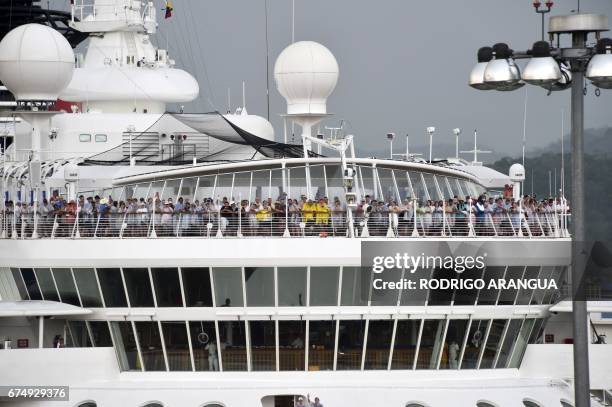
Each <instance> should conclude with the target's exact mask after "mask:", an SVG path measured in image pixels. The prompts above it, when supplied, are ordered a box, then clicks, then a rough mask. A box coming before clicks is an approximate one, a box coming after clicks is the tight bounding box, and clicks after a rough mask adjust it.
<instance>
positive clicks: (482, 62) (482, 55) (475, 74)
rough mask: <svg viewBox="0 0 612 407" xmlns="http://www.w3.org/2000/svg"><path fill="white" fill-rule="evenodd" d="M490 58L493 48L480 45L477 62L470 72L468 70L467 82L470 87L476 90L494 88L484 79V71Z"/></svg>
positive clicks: (491, 57)
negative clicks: (468, 77)
mask: <svg viewBox="0 0 612 407" xmlns="http://www.w3.org/2000/svg"><path fill="white" fill-rule="evenodd" d="M491 59H493V48H491V47H482V48H480V49H479V50H478V63H477V64H476V65H475V66H474V68H473V69H472V72H470V80H469V84H470V86H471V87H472V88H474V89H478V90H491V89H495V87H494V86H493V85H490V84H488V83H485V81H484V72H485V69H487V64H488V63H489V61H491Z"/></svg>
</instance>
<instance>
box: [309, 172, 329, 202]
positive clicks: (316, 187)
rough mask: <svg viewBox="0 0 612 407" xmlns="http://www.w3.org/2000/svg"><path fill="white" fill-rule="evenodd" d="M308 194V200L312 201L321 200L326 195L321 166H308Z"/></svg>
mask: <svg viewBox="0 0 612 407" xmlns="http://www.w3.org/2000/svg"><path fill="white" fill-rule="evenodd" d="M310 194H311V196H310V197H309V198H313V199H318V198H323V197H324V196H326V195H327V190H326V188H325V176H324V174H323V166H322V165H312V166H310Z"/></svg>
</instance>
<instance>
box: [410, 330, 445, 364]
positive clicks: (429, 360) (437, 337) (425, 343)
mask: <svg viewBox="0 0 612 407" xmlns="http://www.w3.org/2000/svg"><path fill="white" fill-rule="evenodd" d="M445 325H446V320H443V319H433V320H427V321H425V322H424V323H423V332H422V334H421V343H420V345H419V354H418V355H417V365H416V368H417V369H436V368H437V366H438V357H439V356H440V352H441V351H442V340H443V336H444V326H445Z"/></svg>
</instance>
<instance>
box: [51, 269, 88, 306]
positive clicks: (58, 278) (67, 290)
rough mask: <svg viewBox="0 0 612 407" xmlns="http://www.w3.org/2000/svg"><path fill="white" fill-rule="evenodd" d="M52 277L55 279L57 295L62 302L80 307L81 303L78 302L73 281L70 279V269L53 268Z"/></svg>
mask: <svg viewBox="0 0 612 407" xmlns="http://www.w3.org/2000/svg"><path fill="white" fill-rule="evenodd" d="M53 276H54V277H55V282H56V283H57V289H58V290H59V295H60V297H61V298H62V302H65V303H66V304H72V305H75V306H77V307H80V306H81V303H80V302H79V296H78V295H77V290H76V287H75V285H74V280H73V279H72V272H71V271H70V269H65V268H59V269H55V268H54V269H53Z"/></svg>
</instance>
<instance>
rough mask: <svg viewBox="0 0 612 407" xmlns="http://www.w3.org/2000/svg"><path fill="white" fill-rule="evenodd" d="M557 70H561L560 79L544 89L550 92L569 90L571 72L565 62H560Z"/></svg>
mask: <svg viewBox="0 0 612 407" xmlns="http://www.w3.org/2000/svg"><path fill="white" fill-rule="evenodd" d="M559 69H560V70H561V79H559V80H558V81H557V82H555V83H553V84H551V85H549V86H547V87H545V88H546V89H548V90H550V91H553V92H554V91H560V90H566V89H569V88H570V87H571V86H572V70H571V68H570V66H569V64H568V63H567V62H560V63H559Z"/></svg>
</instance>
